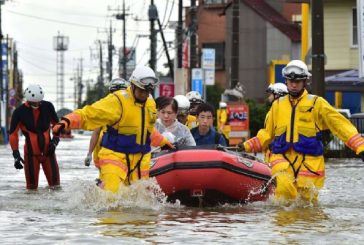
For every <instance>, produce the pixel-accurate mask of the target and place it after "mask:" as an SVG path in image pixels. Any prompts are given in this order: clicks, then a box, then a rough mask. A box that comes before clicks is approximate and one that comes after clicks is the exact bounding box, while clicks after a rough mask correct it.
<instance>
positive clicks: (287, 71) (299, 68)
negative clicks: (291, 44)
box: [282, 60, 311, 80]
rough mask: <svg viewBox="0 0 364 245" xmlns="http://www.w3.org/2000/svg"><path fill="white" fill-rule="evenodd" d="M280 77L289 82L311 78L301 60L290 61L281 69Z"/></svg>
mask: <svg viewBox="0 0 364 245" xmlns="http://www.w3.org/2000/svg"><path fill="white" fill-rule="evenodd" d="M282 76H283V77H284V78H286V79H290V80H306V79H308V78H309V77H310V76H311V73H309V72H308V68H307V65H306V64H305V63H304V62H303V61H301V60H292V61H290V62H289V63H288V64H287V65H286V66H285V67H284V68H283V69H282Z"/></svg>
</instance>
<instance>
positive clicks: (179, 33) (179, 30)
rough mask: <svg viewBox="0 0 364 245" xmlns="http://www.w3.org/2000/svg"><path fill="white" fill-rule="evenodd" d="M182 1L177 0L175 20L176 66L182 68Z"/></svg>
mask: <svg viewBox="0 0 364 245" xmlns="http://www.w3.org/2000/svg"><path fill="white" fill-rule="evenodd" d="M182 3H183V1H182V0H179V1H178V22H177V68H182V45H183V43H182V42H183V33H182V25H183V22H182V10H183V4H182Z"/></svg>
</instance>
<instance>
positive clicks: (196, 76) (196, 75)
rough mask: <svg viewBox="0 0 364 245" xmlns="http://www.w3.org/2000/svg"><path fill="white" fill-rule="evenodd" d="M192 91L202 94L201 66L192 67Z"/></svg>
mask: <svg viewBox="0 0 364 245" xmlns="http://www.w3.org/2000/svg"><path fill="white" fill-rule="evenodd" d="M192 91H197V92H199V93H200V94H201V95H203V70H202V69H201V68H193V69H192Z"/></svg>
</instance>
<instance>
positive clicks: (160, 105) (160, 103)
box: [155, 96, 178, 113]
mask: <svg viewBox="0 0 364 245" xmlns="http://www.w3.org/2000/svg"><path fill="white" fill-rule="evenodd" d="M155 102H156V104H157V110H158V111H159V110H162V109H164V108H166V107H167V106H169V105H171V106H172V110H173V112H174V113H177V110H178V104H177V101H176V100H175V99H173V98H172V97H168V96H161V97H158V98H157V99H156V100H155Z"/></svg>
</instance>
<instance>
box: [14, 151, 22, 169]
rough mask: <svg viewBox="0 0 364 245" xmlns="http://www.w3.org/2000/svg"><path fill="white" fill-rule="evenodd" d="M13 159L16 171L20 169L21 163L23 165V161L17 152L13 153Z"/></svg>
mask: <svg viewBox="0 0 364 245" xmlns="http://www.w3.org/2000/svg"><path fill="white" fill-rule="evenodd" d="M13 157H14V167H15V168H16V169H22V168H23V165H22V164H21V163H24V160H23V158H22V157H21V156H20V153H19V151H18V150H15V151H13Z"/></svg>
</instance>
